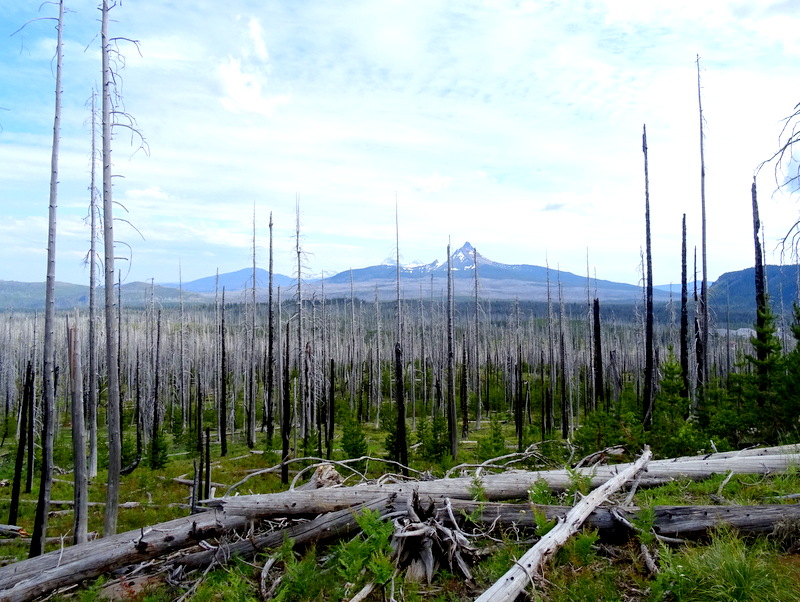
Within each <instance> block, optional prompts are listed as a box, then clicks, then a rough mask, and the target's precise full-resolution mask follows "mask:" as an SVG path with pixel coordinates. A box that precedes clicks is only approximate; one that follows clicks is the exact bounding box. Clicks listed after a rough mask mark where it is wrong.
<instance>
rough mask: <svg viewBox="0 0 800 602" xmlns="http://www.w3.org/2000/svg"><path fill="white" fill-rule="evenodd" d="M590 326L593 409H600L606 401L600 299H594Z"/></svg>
mask: <svg viewBox="0 0 800 602" xmlns="http://www.w3.org/2000/svg"><path fill="white" fill-rule="evenodd" d="M592 325H593V331H594V335H593V339H594V409H595V410H596V409H597V408H599V407H600V404H603V403H604V402H605V399H606V390H605V384H604V383H603V340H602V337H601V334H602V333H601V331H600V299H598V298H597V297H595V298H594V302H593V303H592Z"/></svg>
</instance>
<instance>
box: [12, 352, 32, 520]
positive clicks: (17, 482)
mask: <svg viewBox="0 0 800 602" xmlns="http://www.w3.org/2000/svg"><path fill="white" fill-rule="evenodd" d="M32 408H33V363H32V362H31V361H30V360H29V361H28V367H27V368H26V370H25V385H24V388H23V390H22V408H21V413H22V416H21V418H20V426H19V441H18V442H17V457H16V461H15V463H14V481H13V483H12V485H11V504H10V508H9V511H8V524H9V525H16V524H17V517H18V516H19V493H20V489H21V488H22V469H23V465H24V464H25V447H26V445H27V443H28V422H29V421H30V420H31V414H32Z"/></svg>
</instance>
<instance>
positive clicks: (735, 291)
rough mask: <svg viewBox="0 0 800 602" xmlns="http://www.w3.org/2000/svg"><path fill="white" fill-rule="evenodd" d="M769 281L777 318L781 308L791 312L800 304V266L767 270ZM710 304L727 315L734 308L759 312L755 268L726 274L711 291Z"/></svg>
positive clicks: (768, 268)
mask: <svg viewBox="0 0 800 602" xmlns="http://www.w3.org/2000/svg"><path fill="white" fill-rule="evenodd" d="M764 267H765V269H764V273H765V274H766V278H767V293H768V295H769V300H770V303H771V304H772V307H773V309H774V311H775V313H776V314H779V313H781V308H784V309H786V310H787V311H789V310H791V307H792V304H793V303H794V302H795V301H796V300H797V282H798V278H800V266H798V265H767V266H764ZM708 296H709V304H712V303H713V304H714V305H716V306H717V308H718V309H717V311H718V312H720V311H725V308H726V307H728V306H730V307H733V308H736V309H745V310H752V312H755V310H756V301H755V299H756V280H755V268H745V269H744V270H739V271H737V272H726V273H725V274H723V275H722V276H720V277H719V278H718V279H717V281H716V282H715V283H714V284H713V285H712V286H710V287H709V289H708Z"/></svg>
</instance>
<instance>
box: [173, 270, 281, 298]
mask: <svg viewBox="0 0 800 602" xmlns="http://www.w3.org/2000/svg"><path fill="white" fill-rule="evenodd" d="M295 282H296V280H295V279H294V278H290V277H289V276H283V275H282V274H275V275H274V276H273V277H272V283H273V286H281V287H284V286H291V285H292V284H294V283H295ZM162 286H167V287H171V288H178V287H179V286H181V285H180V284H179V283H177V282H171V283H169V284H163V285H162ZM252 286H253V268H244V269H242V270H238V271H236V272H228V273H226V274H220V275H219V283H218V282H217V276H216V275H214V276H206V277H205V278H198V279H197V280H192V281H190V282H184V283H183V290H184V291H191V292H194V293H213V292H214V291H216V290H219V292H222V289H223V288H224V289H225V290H226V291H227V292H239V291H244V290H247V289H249V288H251V287H252ZM267 288H269V272H268V271H267V270H264V269H261V268H258V267H257V268H256V289H267Z"/></svg>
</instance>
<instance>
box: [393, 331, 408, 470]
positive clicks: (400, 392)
mask: <svg viewBox="0 0 800 602" xmlns="http://www.w3.org/2000/svg"><path fill="white" fill-rule="evenodd" d="M394 370H395V379H396V383H397V384H396V386H395V395H396V399H397V451H398V454H397V457H396V458H395V459H396V460H397V461H398V462H400V464H402V465H403V468H402V470H403V474H404V475H406V476H408V437H407V436H406V400H405V387H404V383H403V348H402V346H401V345H400V343H399V342H398V343H396V344H395V346H394Z"/></svg>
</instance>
